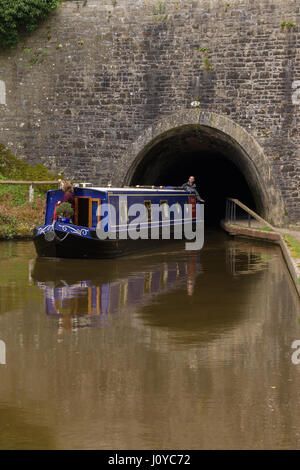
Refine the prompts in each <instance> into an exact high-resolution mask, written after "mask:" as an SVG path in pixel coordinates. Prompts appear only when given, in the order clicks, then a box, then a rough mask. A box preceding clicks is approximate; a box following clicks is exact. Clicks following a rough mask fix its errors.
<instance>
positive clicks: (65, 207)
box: [56, 202, 74, 217]
mask: <svg viewBox="0 0 300 470" xmlns="http://www.w3.org/2000/svg"><path fill="white" fill-rule="evenodd" d="M56 215H58V216H64V215H65V216H66V217H72V215H74V211H73V209H72V206H71V204H70V203H69V202H63V203H62V204H59V206H58V207H57V209H56Z"/></svg>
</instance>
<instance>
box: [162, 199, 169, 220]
mask: <svg viewBox="0 0 300 470" xmlns="http://www.w3.org/2000/svg"><path fill="white" fill-rule="evenodd" d="M160 207H161V213H162V218H163V219H169V218H170V211H169V204H168V201H160Z"/></svg>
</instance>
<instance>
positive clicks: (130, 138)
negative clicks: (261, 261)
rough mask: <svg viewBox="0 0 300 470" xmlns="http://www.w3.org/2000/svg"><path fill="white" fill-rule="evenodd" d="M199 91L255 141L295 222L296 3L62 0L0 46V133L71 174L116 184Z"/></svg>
mask: <svg viewBox="0 0 300 470" xmlns="http://www.w3.org/2000/svg"><path fill="white" fill-rule="evenodd" d="M198 99H199V100H200V103H201V112H202V113H204V114H205V113H213V116H214V121H215V122H218V116H220V119H223V118H226V119H229V120H230V121H232V122H233V123H234V124H236V126H239V127H240V128H242V129H243V130H244V131H245V133H247V134H249V135H250V136H251V137H252V139H254V140H255V145H256V146H257V148H259V149H260V152H261V154H263V159H262V165H264V168H265V172H266V173H268V174H269V176H270V178H272V181H273V182H274V191H275V192H276V191H277V193H278V194H279V195H280V196H279V197H280V198H281V199H282V209H278V210H279V211H281V210H282V212H283V213H284V214H278V218H279V219H280V217H281V216H283V215H285V216H288V217H289V221H291V222H294V223H295V222H300V130H299V123H300V4H299V0H286V1H284V0H273V1H272V0H230V1H223V0H207V1H206V0H166V1H165V2H164V1H161V2H158V1H157V0H115V1H114V0H87V2H83V0H82V1H66V2H65V3H62V5H61V6H60V7H59V8H58V10H57V11H55V12H54V13H53V14H52V15H51V16H50V17H49V19H48V20H47V21H46V22H44V23H43V24H42V25H41V26H40V27H39V29H38V30H37V31H35V32H34V33H32V34H28V35H26V36H25V37H24V36H23V37H22V39H21V41H20V43H19V44H18V46H17V47H16V48H14V49H11V50H6V51H1V52H0V142H1V143H3V144H5V145H7V146H8V147H9V148H10V149H11V150H12V152H14V153H15V154H16V155H17V156H18V157H20V158H22V159H25V160H27V161H29V162H31V163H36V162H41V163H44V164H45V165H47V166H48V167H49V168H50V169H51V170H54V171H60V170H64V171H65V174H66V175H67V176H68V177H70V178H78V179H81V180H88V181H92V182H94V183H99V184H106V183H107V182H108V181H111V182H112V183H113V184H122V183H123V182H124V181H125V177H126V174H127V172H128V170H129V167H130V165H133V164H134V158H135V155H134V152H133V151H132V149H133V148H134V145H135V142H139V145H138V147H139V150H140V149H141V147H142V146H143V145H144V146H146V145H147V144H148V143H149V139H151V136H152V134H151V132H150V133H147V132H148V131H147V130H149V129H151V128H152V127H151V126H156V128H157V126H158V127H159V123H160V122H163V121H164V120H165V119H166V118H168V116H177V115H180V113H183V115H185V116H188V115H189V113H188V112H185V111H186V110H190V109H191V102H192V101H193V100H198ZM194 111H195V110H194ZM182 124H189V123H188V122H183V123H182ZM141 136H142V137H141ZM230 137H232V136H230V135H229V138H230ZM244 150H245V152H247V148H245V149H244ZM264 181H267V180H266V179H265V180H264ZM264 184H265V185H267V184H268V183H264ZM272 184H273V183H272ZM268 189H269V188H268V187H266V188H265V190H266V192H268ZM278 207H279V206H278Z"/></svg>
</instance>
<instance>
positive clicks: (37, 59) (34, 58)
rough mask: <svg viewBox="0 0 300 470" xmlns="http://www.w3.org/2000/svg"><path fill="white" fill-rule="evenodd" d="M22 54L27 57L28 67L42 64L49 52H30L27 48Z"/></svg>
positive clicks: (46, 50)
mask: <svg viewBox="0 0 300 470" xmlns="http://www.w3.org/2000/svg"><path fill="white" fill-rule="evenodd" d="M24 52H25V53H26V54H27V55H28V57H29V65H36V64H42V63H43V62H44V59H45V57H46V56H47V55H49V54H50V51H49V50H48V49H38V50H36V51H34V52H31V50H30V49H29V48H28V47H26V48H25V49H24Z"/></svg>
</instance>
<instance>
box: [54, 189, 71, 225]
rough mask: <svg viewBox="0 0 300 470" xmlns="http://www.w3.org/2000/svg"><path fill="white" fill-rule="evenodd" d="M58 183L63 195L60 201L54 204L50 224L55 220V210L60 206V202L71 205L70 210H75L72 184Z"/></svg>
mask: <svg viewBox="0 0 300 470" xmlns="http://www.w3.org/2000/svg"><path fill="white" fill-rule="evenodd" d="M58 181H59V184H60V189H62V190H63V192H64V195H63V197H62V199H61V200H60V201H58V202H57V203H56V204H55V207H54V211H53V216H52V222H53V221H54V220H57V215H56V209H57V206H59V204H61V203H62V202H68V203H69V204H71V206H72V209H73V210H75V198H74V188H73V186H72V183H71V182H70V181H62V180H58Z"/></svg>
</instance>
